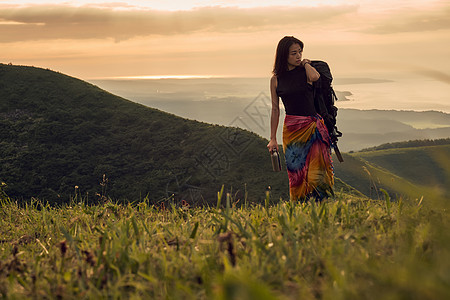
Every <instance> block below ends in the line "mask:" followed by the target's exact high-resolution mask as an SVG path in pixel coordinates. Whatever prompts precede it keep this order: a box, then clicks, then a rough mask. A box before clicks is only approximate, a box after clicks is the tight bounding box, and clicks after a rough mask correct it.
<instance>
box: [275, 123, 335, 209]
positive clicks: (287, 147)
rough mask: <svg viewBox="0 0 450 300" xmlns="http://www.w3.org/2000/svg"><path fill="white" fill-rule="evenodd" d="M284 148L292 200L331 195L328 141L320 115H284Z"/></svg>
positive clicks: (331, 167)
mask: <svg viewBox="0 0 450 300" xmlns="http://www.w3.org/2000/svg"><path fill="white" fill-rule="evenodd" d="M283 150H284V154H285V158H286V167H287V172H288V177H289V193H290V197H291V200H301V201H305V200H307V199H309V198H310V197H314V198H316V200H322V199H323V198H324V197H327V196H328V195H330V194H331V195H333V185H334V172H333V163H332V161H331V141H330V137H329V135H328V130H327V128H326V126H325V124H324V122H323V119H322V118H321V117H320V116H319V115H316V116H295V115H286V118H285V119H284V126H283Z"/></svg>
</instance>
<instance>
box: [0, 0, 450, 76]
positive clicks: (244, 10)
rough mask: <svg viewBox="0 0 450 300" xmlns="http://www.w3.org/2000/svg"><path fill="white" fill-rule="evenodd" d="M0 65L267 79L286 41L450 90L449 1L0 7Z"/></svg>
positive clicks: (347, 67) (356, 70)
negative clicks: (418, 77) (278, 49)
mask: <svg viewBox="0 0 450 300" xmlns="http://www.w3.org/2000/svg"><path fill="white" fill-rule="evenodd" d="M0 32H1V34H0V49H1V60H2V62H3V63H13V64H22V65H34V66H39V67H44V68H50V69H52V70H56V71H60V72H63V73H67V74H70V75H72V76H76V77H79V78H83V79H91V78H107V77H126V76H153V77H155V76H156V77H157V76H237V77H269V76H270V73H271V69H272V65H273V58H274V53H275V47H276V44H277V42H278V41H279V39H280V38H281V37H283V36H285V35H294V36H296V37H298V38H300V39H302V40H303V41H304V42H305V51H304V57H307V58H312V59H316V58H319V59H323V60H326V61H328V62H329V63H330V64H332V65H333V68H334V70H335V73H336V74H338V75H340V76H355V75H358V76H359V75H364V74H378V73H383V72H390V71H393V70H395V71H396V72H408V73H417V74H419V75H423V76H425V77H432V78H434V79H438V80H441V81H444V82H447V83H448V82H450V79H449V75H448V74H449V72H448V70H450V55H449V50H448V49H449V48H450V47H449V46H450V4H449V2H448V1H439V0H436V1H432V0H428V1H410V0H400V1H385V0H378V1H376V0H368V1H344V0H335V1H170V3H166V2H165V1H164V2H161V1H122V2H106V1H98V0H97V1H95V0H92V1H89V0H86V1H45V0H43V1H31V0H28V1H27V0H24V1H0Z"/></svg>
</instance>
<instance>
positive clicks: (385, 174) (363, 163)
mask: <svg viewBox="0 0 450 300" xmlns="http://www.w3.org/2000/svg"><path fill="white" fill-rule="evenodd" d="M446 141H447V142H446ZM385 147H386V148H385ZM344 160H345V163H343V164H335V173H336V175H337V176H338V177H339V178H341V179H342V180H344V181H345V182H346V183H348V184H350V185H351V186H353V187H355V188H356V189H358V190H359V191H361V192H362V193H364V194H366V195H367V196H370V197H372V198H382V197H383V194H382V193H380V189H381V188H383V189H385V190H387V191H388V192H389V194H390V195H391V196H392V197H400V196H403V197H407V198H416V199H419V198H421V197H422V196H423V197H424V198H425V199H436V200H444V199H446V200H447V201H448V200H450V189H449V186H450V143H448V139H442V140H436V141H431V140H429V141H411V142H404V143H398V144H397V143H393V144H389V145H384V146H383V145H382V146H380V149H376V148H375V149H372V150H370V151H369V150H367V151H360V152H355V153H348V154H347V153H345V154H344Z"/></svg>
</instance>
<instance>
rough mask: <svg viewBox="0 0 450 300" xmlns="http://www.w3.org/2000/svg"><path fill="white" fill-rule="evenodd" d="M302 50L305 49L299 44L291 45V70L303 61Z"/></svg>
mask: <svg viewBox="0 0 450 300" xmlns="http://www.w3.org/2000/svg"><path fill="white" fill-rule="evenodd" d="M302 52H303V49H302V48H300V45H299V44H292V45H291V46H290V47H289V56H288V68H289V70H292V69H293V68H295V67H298V66H300V64H301V62H302Z"/></svg>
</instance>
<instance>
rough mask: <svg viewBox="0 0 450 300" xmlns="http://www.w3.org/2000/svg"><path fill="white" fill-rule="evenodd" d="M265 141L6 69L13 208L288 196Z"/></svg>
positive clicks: (2, 78)
mask: <svg viewBox="0 0 450 300" xmlns="http://www.w3.org/2000/svg"><path fill="white" fill-rule="evenodd" d="M266 144H267V140H265V139H263V138H261V137H259V136H257V135H256V134H254V133H251V132H249V131H246V130H241V129H237V128H231V127H225V126H218V125H211V124H206V123H202V122H197V121H191V120H187V119H184V118H181V117H177V116H175V115H172V114H169V113H165V112H162V111H160V110H157V109H152V108H149V107H146V106H144V105H140V104H136V103H133V102H131V101H128V100H126V99H123V98H121V97H118V96H115V95H112V94H110V93H108V92H106V91H104V90H101V89H100V88H98V87H96V86H94V85H92V84H89V83H87V82H84V81H81V80H78V79H76V78H72V77H70V76H67V75H64V74H60V73H57V72H54V71H51V70H45V69H40V68H34V67H25V66H13V65H4V64H1V65H0V181H4V182H6V184H7V185H8V188H7V190H6V191H7V193H8V194H9V196H10V197H11V198H14V199H30V198H31V197H37V198H41V199H45V200H48V201H50V202H64V201H67V200H68V199H69V198H70V196H71V195H74V194H75V193H77V194H81V195H83V196H84V197H87V198H88V199H89V201H97V200H99V199H100V198H102V197H103V196H110V197H112V198H114V199H124V200H125V199H126V200H129V201H135V200H139V199H143V198H145V197H146V196H148V198H149V199H150V200H151V201H154V202H158V201H161V200H164V199H167V198H169V197H171V195H174V197H175V198H177V199H184V200H186V201H188V202H196V203H198V202H200V203H204V202H207V201H208V199H211V198H215V197H216V196H215V194H216V192H217V191H218V190H220V187H221V186H222V184H225V190H226V191H229V192H232V193H233V194H236V197H237V198H240V199H242V201H244V199H245V198H246V197H248V198H249V200H255V201H257V200H258V199H261V198H264V197H265V191H266V189H267V187H268V186H271V188H272V192H273V197H274V198H275V199H276V198H278V197H283V198H286V197H287V192H288V182H287V175H286V173H285V172H279V173H274V172H272V171H271V163H270V159H269V156H268V154H267V148H266Z"/></svg>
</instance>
